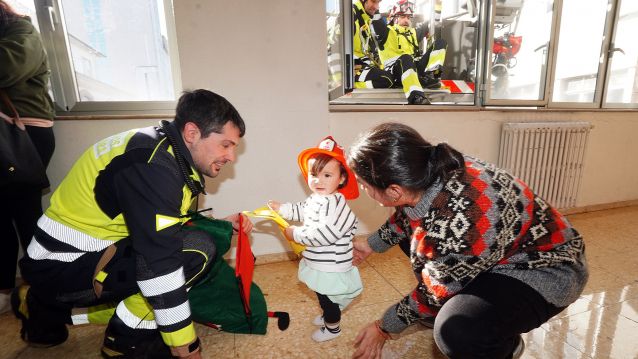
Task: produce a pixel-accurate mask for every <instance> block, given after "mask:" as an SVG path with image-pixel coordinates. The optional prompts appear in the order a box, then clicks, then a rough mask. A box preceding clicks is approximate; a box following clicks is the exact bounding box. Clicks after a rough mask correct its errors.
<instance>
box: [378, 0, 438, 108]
mask: <svg viewBox="0 0 638 359" xmlns="http://www.w3.org/2000/svg"><path fill="white" fill-rule="evenodd" d="M413 16H414V4H413V3H412V2H410V1H408V0H398V1H397V3H396V4H395V5H394V7H393V8H392V11H391V12H390V15H389V19H390V23H389V24H386V23H385V21H383V20H382V19H380V20H374V21H372V31H373V33H374V36H375V40H376V43H377V46H378V52H379V58H380V61H381V62H382V64H383V68H384V70H386V71H388V72H390V73H391V74H392V78H393V80H394V81H395V85H399V86H401V87H402V88H403V92H404V94H405V97H406V98H407V99H408V103H409V104H429V101H428V99H427V98H426V97H425V92H424V90H423V88H439V87H440V86H441V85H440V80H439V79H440V73H441V70H440V69H441V68H442V65H443V60H444V59H445V42H444V41H442V40H439V41H436V42H435V43H433V44H432V45H433V46H429V47H428V50H427V51H426V54H425V55H423V56H421V51H420V50H419V36H417V30H416V29H415V28H413V27H411V18H412V17H413ZM419 32H422V31H419ZM421 37H423V36H421Z"/></svg>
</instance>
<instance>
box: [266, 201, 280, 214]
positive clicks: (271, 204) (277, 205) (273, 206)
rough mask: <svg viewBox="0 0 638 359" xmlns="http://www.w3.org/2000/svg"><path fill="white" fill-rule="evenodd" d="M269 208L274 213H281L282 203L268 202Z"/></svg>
mask: <svg viewBox="0 0 638 359" xmlns="http://www.w3.org/2000/svg"><path fill="white" fill-rule="evenodd" d="M268 207H270V209H272V210H273V211H275V212H277V213H279V208H281V203H279V202H277V201H273V200H270V201H268Z"/></svg>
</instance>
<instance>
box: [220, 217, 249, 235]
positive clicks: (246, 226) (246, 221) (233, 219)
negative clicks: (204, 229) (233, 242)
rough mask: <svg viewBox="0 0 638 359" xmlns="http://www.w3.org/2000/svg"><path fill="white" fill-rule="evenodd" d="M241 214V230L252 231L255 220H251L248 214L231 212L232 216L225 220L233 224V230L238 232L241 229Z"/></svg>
mask: <svg viewBox="0 0 638 359" xmlns="http://www.w3.org/2000/svg"><path fill="white" fill-rule="evenodd" d="M239 216H242V228H241V230H242V231H243V232H244V233H250V231H252V230H253V222H251V221H250V219H248V216H246V215H245V214H241V213H235V214H231V215H230V216H228V217H226V218H224V220H226V221H228V222H230V223H232V224H233V231H235V232H238V231H239V229H240V228H239Z"/></svg>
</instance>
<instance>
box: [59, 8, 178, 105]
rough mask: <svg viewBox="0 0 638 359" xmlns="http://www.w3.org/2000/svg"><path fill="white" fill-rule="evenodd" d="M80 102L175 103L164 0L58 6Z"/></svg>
mask: <svg viewBox="0 0 638 359" xmlns="http://www.w3.org/2000/svg"><path fill="white" fill-rule="evenodd" d="M62 7H63V11H64V21H65V24H66V29H67V34H68V44H69V47H70V50H71V58H72V62H73V68H74V71H75V77H76V81H77V91H78V93H79V99H80V101H161V100H166V101H171V100H174V99H175V95H174V90H173V78H172V74H171V61H170V55H169V47H168V37H167V32H166V24H165V15H164V8H163V1H162V0H136V1H129V0H109V1H101V0H62Z"/></svg>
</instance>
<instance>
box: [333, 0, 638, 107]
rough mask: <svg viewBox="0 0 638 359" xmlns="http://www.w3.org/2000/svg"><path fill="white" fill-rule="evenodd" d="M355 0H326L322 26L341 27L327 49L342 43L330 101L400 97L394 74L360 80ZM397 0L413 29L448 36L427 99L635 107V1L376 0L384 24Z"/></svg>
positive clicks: (637, 51)
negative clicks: (377, 84)
mask: <svg viewBox="0 0 638 359" xmlns="http://www.w3.org/2000/svg"><path fill="white" fill-rule="evenodd" d="M359 1H360V0H326V9H327V10H328V12H329V14H328V18H329V19H330V16H331V14H332V19H331V20H330V21H332V23H334V24H333V25H330V21H329V26H328V28H329V29H334V28H337V27H341V29H343V31H341V38H339V39H338V40H337V42H336V44H334V45H332V47H331V48H330V49H329V50H332V53H334V52H339V51H340V52H339V55H340V56H339V58H340V61H341V63H340V64H337V65H339V66H337V65H336V64H335V63H334V57H333V62H332V65H331V66H332V68H333V69H335V68H338V69H341V70H342V73H341V74H340V77H339V78H340V80H339V82H333V83H332V84H333V85H334V86H332V87H331V92H330V100H331V101H330V103H331V104H344V103H345V104H370V105H374V104H382V103H386V104H387V103H399V104H406V103H407V101H406V98H405V96H403V93H402V91H401V79H397V78H395V79H394V81H393V83H392V86H391V88H383V89H382V88H363V87H365V86H357V82H356V81H357V72H356V66H357V64H356V61H355V60H353V57H354V55H353V41H352V38H353V36H355V35H354V34H353V32H355V33H356V32H357V29H356V28H355V25H354V24H355V23H356V22H355V21H354V20H353V12H354V11H353V3H354V4H355V5H356V4H357V3H358V2H359ZM401 3H409V4H410V5H411V8H412V9H414V11H413V12H414V16H413V17H412V22H413V24H414V26H415V27H416V26H418V25H425V26H426V28H427V29H428V31H427V32H426V34H427V35H426V38H425V39H424V40H425V42H426V43H427V42H428V41H431V40H430V39H431V38H433V39H443V40H445V42H446V43H447V48H446V54H445V57H444V62H443V68H442V76H441V80H442V81H441V87H440V88H434V89H432V88H430V89H427V88H425V89H424V90H425V92H426V95H427V96H428V97H429V98H430V100H431V102H432V104H434V105H437V104H443V105H468V104H470V105H474V106H525V107H547V108H638V44H637V43H636V41H632V40H633V37H634V34H636V33H638V2H636V1H630V0H409V1H407V0H403V1H397V0H383V1H381V2H380V6H379V11H378V14H377V17H380V18H382V19H383V18H385V19H386V22H389V21H390V20H391V18H390V13H391V10H392V8H393V7H395V5H398V4H401ZM335 9H336V10H335ZM329 32H330V31H329ZM333 39H334V37H333ZM373 39H374V40H376V42H378V41H379V38H378V36H373ZM376 42H375V45H376V46H377V47H378V43H376ZM423 49H424V46H423V45H422V46H421V47H420V51H421V53H422V52H423ZM381 67H383V64H381ZM335 84H336V85H335ZM369 87H373V86H369Z"/></svg>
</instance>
